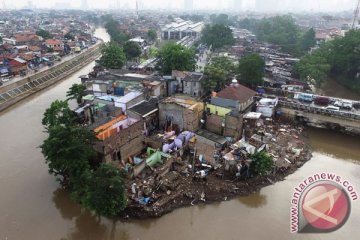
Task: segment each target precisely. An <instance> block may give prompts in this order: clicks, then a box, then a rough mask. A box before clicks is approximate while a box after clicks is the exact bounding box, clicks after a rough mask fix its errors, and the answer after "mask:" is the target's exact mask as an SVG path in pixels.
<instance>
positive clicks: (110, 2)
mask: <svg viewBox="0 0 360 240" xmlns="http://www.w3.org/2000/svg"><path fill="white" fill-rule="evenodd" d="M82 1H83V0H29V1H27V0H0V8H2V7H3V6H2V5H3V4H2V3H3V2H5V4H6V5H7V7H8V8H21V7H24V6H28V5H29V4H32V5H35V6H37V7H43V8H54V7H55V6H57V7H59V6H64V7H67V8H69V7H71V8H79V7H80V6H81V2H82ZM85 1H87V4H88V6H89V7H90V8H102V9H109V8H112V9H113V8H114V6H116V2H117V1H118V0H85ZM119 2H120V5H121V6H122V7H125V8H135V6H136V0H119ZM138 2H139V6H140V9H142V8H146V9H149V8H165V9H169V8H182V7H183V6H184V0H138ZM193 2H194V9H218V10H222V9H227V8H231V7H232V2H233V0H193ZM242 2H243V3H242V9H245V10H253V9H254V7H255V0H243V1H242ZM278 2H279V7H280V10H289V11H301V10H308V11H319V10H320V11H341V10H350V9H354V8H355V6H356V3H357V0H278Z"/></svg>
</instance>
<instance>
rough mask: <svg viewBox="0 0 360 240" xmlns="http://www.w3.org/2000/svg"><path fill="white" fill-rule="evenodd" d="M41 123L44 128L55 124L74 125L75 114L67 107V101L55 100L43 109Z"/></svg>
mask: <svg viewBox="0 0 360 240" xmlns="http://www.w3.org/2000/svg"><path fill="white" fill-rule="evenodd" d="M42 124H43V125H44V126H45V127H46V129H50V128H51V127H55V126H63V127H65V126H74V125H75V124H76V115H75V113H74V112H73V111H71V109H70V108H69V104H68V102H67V101H61V100H55V101H54V102H52V103H51V105H50V107H49V108H47V109H46V110H45V113H44V117H43V119H42Z"/></svg>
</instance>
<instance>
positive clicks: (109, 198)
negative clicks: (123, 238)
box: [88, 163, 127, 217]
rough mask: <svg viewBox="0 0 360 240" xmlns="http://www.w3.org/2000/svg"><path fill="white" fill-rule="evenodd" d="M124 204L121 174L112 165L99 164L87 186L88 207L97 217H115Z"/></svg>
mask: <svg viewBox="0 0 360 240" xmlns="http://www.w3.org/2000/svg"><path fill="white" fill-rule="evenodd" d="M126 204H127V198H126V194H125V185H124V181H123V174H122V172H121V171H120V170H119V169H117V168H115V167H113V166H112V165H109V164H105V163H103V164H101V165H100V167H99V168H98V169H97V170H96V171H95V172H94V174H93V177H92V179H91V181H90V184H89V198H88V206H89V207H90V209H92V210H94V211H95V212H96V213H97V214H98V215H102V216H107V217H115V216H117V215H118V214H119V213H120V212H121V211H122V210H124V209H125V207H126Z"/></svg>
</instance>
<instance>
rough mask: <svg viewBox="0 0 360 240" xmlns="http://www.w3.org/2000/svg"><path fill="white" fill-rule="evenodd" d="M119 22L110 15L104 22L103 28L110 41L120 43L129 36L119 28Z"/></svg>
mask: <svg viewBox="0 0 360 240" xmlns="http://www.w3.org/2000/svg"><path fill="white" fill-rule="evenodd" d="M119 28H120V24H119V22H118V21H116V20H114V19H113V18H112V17H111V16H108V19H107V22H106V24H105V29H106V31H107V32H108V33H109V35H110V37H111V41H114V42H116V43H118V44H119V45H122V44H123V43H124V42H126V41H127V40H129V36H128V35H127V34H126V33H125V32H122V31H120V30H119Z"/></svg>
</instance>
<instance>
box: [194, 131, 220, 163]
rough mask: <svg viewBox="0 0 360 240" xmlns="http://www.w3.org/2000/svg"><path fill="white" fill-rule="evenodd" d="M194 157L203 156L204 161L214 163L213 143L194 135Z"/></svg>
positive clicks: (214, 149) (214, 148)
mask: <svg viewBox="0 0 360 240" xmlns="http://www.w3.org/2000/svg"><path fill="white" fill-rule="evenodd" d="M195 147H196V155H201V154H202V155H204V158H205V160H206V161H208V162H210V163H215V159H214V152H215V151H216V150H217V148H216V146H215V143H214V142H212V141H210V140H209V139H206V138H204V137H202V136H199V135H196V142H195Z"/></svg>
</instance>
